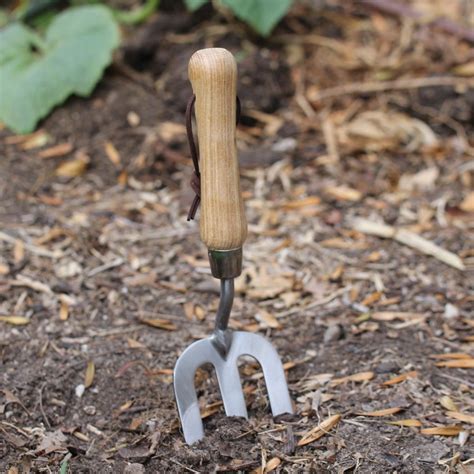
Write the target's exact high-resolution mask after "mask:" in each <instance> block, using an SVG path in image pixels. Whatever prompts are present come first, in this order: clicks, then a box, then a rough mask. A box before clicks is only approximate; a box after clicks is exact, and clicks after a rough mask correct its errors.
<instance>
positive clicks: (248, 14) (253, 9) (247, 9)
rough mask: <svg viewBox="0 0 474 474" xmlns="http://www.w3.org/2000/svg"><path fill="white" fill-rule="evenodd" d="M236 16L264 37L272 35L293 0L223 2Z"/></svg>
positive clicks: (223, 0) (224, 0) (231, 0)
mask: <svg viewBox="0 0 474 474" xmlns="http://www.w3.org/2000/svg"><path fill="white" fill-rule="evenodd" d="M221 1H222V3H223V4H224V5H226V6H228V7H229V8H230V9H231V10H232V11H233V12H234V13H235V16H237V17H238V18H240V19H241V20H243V21H245V22H246V23H248V24H249V25H250V26H252V27H253V28H254V29H255V30H256V31H257V32H258V33H260V34H261V35H263V36H267V35H268V34H270V32H271V31H272V29H273V28H274V27H275V25H276V24H277V23H278V22H279V21H280V20H281V18H282V17H283V16H285V13H286V12H287V11H288V10H289V8H290V6H291V4H292V2H293V0H221Z"/></svg>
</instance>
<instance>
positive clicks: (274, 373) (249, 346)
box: [174, 331, 293, 444]
mask: <svg viewBox="0 0 474 474" xmlns="http://www.w3.org/2000/svg"><path fill="white" fill-rule="evenodd" d="M229 336H230V337H231V341H230V344H229V350H228V351H227V352H226V354H225V355H223V354H222V351H220V350H219V346H218V345H217V344H216V343H215V341H214V340H213V337H212V336H211V337H209V338H207V339H202V340H200V341H196V342H194V343H193V344H191V345H190V346H189V347H188V348H187V349H186V350H185V351H184V352H183V353H182V354H181V356H180V357H179V359H178V361H177V362H176V366H175V369H174V391H175V396H176V402H177V405H178V412H179V417H180V419H181V426H182V428H183V433H184V439H185V441H186V443H187V444H193V443H195V442H197V441H199V440H200V439H201V438H202V437H203V436H204V428H203V423H202V419H201V414H200V411H199V403H198V400H197V396H196V389H195V387H194V376H195V373H196V370H197V369H198V367H200V366H201V365H203V364H206V363H210V364H212V365H213V366H214V369H215V371H216V374H217V380H218V383H219V388H220V391H221V395H222V401H223V403H224V409H225V412H226V415H227V416H241V417H244V418H247V416H248V415H247V407H246V405H245V399H244V394H243V391H242V384H241V381H240V375H239V370H238V366H237V363H238V359H239V357H241V356H244V355H248V356H251V357H253V358H254V359H256V360H257V362H258V363H259V364H260V366H261V367H262V370H263V376H264V378H265V383H266V386H267V391H268V397H269V399H270V406H271V409H272V413H273V416H277V415H280V414H282V413H293V406H292V403H291V399H290V395H289V393H288V387H287V384H286V379H285V372H284V370H283V365H282V363H281V361H280V358H279V356H278V353H277V351H276V350H275V348H274V347H273V346H272V345H271V344H270V342H268V341H267V340H266V339H265V338H264V337H263V336H260V335H259V334H253V333H249V332H242V331H237V332H230V333H229Z"/></svg>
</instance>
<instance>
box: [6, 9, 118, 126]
mask: <svg viewBox="0 0 474 474" xmlns="http://www.w3.org/2000/svg"><path fill="white" fill-rule="evenodd" d="M0 44H1V45H2V47H1V48H0V120H1V121H3V122H4V123H5V124H6V125H7V126H8V127H10V128H11V129H12V130H14V131H15V132H18V133H28V132H31V131H33V130H34V128H35V126H36V124H37V122H38V121H39V120H40V119H41V118H42V117H45V116H46V115H47V114H48V113H49V111H50V110H51V109H52V108H53V107H55V106H56V105H58V104H61V103H62V102H63V101H64V100H65V99H66V98H67V97H69V96H70V95H72V94H77V95H79V96H82V97H87V96H89V95H90V94H91V92H92V90H93V89H94V87H95V85H96V83H97V82H98V81H99V79H100V78H101V76H102V73H103V70H104V69H105V67H106V66H107V65H108V64H110V62H111V60H112V51H113V50H114V49H115V48H116V47H117V46H118V44H119V31H118V27H117V24H116V22H115V20H114V18H113V15H112V13H111V12H110V10H109V9H108V8H107V7H104V6H101V5H92V6H80V7H73V8H69V9H68V10H66V11H64V12H63V13H61V14H59V15H58V16H56V17H55V18H54V19H53V21H52V22H51V24H50V25H49V27H48V29H47V31H46V33H45V35H44V37H42V36H40V35H39V34H38V33H36V32H35V31H33V30H31V29H29V28H28V27H26V26H24V25H23V24H21V23H13V24H11V25H9V26H7V27H6V28H5V29H4V30H2V31H0Z"/></svg>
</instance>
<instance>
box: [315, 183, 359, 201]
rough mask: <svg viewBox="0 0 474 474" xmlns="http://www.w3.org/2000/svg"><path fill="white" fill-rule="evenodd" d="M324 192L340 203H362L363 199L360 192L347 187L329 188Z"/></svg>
mask: <svg viewBox="0 0 474 474" xmlns="http://www.w3.org/2000/svg"><path fill="white" fill-rule="evenodd" d="M324 192H325V193H326V194H329V196H331V197H332V198H334V199H336V200H338V201H360V199H361V198H362V193H361V192H360V191H357V189H353V188H349V187H347V186H329V187H327V188H325V189H324Z"/></svg>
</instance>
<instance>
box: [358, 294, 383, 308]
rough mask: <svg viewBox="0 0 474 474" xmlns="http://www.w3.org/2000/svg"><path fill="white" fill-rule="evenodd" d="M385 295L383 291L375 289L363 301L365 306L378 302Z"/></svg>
mask: <svg viewBox="0 0 474 474" xmlns="http://www.w3.org/2000/svg"><path fill="white" fill-rule="evenodd" d="M382 295H383V292H382V291H374V292H373V293H371V294H370V295H367V296H366V297H365V298H364V299H363V300H362V302H361V304H362V305H364V306H370V305H372V304H374V303H376V302H377V301H378V300H379V299H380V298H381V297H382Z"/></svg>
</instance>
